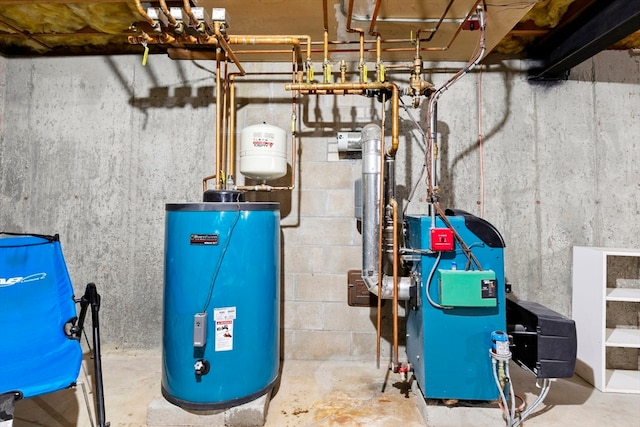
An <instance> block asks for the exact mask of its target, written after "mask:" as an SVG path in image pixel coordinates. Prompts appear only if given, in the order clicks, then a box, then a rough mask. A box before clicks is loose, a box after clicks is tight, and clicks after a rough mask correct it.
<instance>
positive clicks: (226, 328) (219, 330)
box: [213, 307, 236, 351]
mask: <svg viewBox="0 0 640 427" xmlns="http://www.w3.org/2000/svg"><path fill="white" fill-rule="evenodd" d="M235 318H236V308H235V307H222V308H214V309H213V320H214V321H215V323H216V348H215V351H230V350H233V321H234V320H235Z"/></svg>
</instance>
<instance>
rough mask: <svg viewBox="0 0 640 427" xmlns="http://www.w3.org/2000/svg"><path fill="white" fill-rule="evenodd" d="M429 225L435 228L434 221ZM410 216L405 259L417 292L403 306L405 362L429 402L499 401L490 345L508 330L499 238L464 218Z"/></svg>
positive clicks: (449, 212) (492, 230) (449, 214)
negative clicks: (496, 335) (495, 333)
mask: <svg viewBox="0 0 640 427" xmlns="http://www.w3.org/2000/svg"><path fill="white" fill-rule="evenodd" d="M434 220H435V221H434ZM446 222H448V223H449V224H446V223H445V220H444V219H443V218H441V217H437V218H431V217H429V216H408V217H407V218H406V221H405V225H406V227H405V230H406V236H405V240H406V246H407V247H406V249H405V252H406V254H407V259H410V260H412V262H411V263H410V264H411V277H412V283H413V284H414V285H415V290H414V291H413V292H412V296H411V298H410V299H409V301H407V326H406V336H407V356H408V361H409V363H410V365H411V367H412V368H413V373H414V375H415V378H416V380H417V382H418V385H419V386H420V388H421V390H422V392H423V394H424V396H425V397H427V398H436V399H456V400H458V399H460V400H485V401H490V400H495V399H497V398H498V389H497V387H496V384H495V381H494V377H493V370H492V361H491V358H490V355H489V348H490V345H489V343H490V342H491V334H492V332H493V331H504V330H506V320H505V313H506V308H505V279H504V260H503V248H504V246H505V245H504V241H503V239H502V236H501V235H500V233H499V232H498V231H497V230H496V229H495V228H494V227H493V226H492V225H491V224H489V223H488V222H487V221H485V220H483V219H481V218H478V217H476V216H473V215H471V214H469V213H467V212H464V211H458V210H455V211H453V210H447V212H446Z"/></svg>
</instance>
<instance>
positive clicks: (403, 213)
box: [399, 98, 428, 215]
mask: <svg viewBox="0 0 640 427" xmlns="http://www.w3.org/2000/svg"><path fill="white" fill-rule="evenodd" d="M399 99H400V103H401V104H402V108H403V109H404V111H405V112H406V113H407V117H409V119H411V121H412V122H413V124H415V125H416V129H417V130H418V132H420V135H422V139H423V146H422V148H423V149H424V151H425V153H426V151H427V144H428V140H427V134H425V133H424V131H423V130H422V128H421V127H420V124H419V123H418V121H417V120H416V119H415V118H414V117H413V116H412V115H411V112H410V111H409V109H408V108H407V105H406V104H405V103H404V101H403V100H402V98H399ZM426 170H427V164H426V163H423V164H422V169H420V175H419V176H418V179H417V180H416V183H415V185H414V186H413V188H412V189H411V192H410V193H409V197H408V198H407V203H405V205H404V208H403V209H402V215H406V213H407V208H408V207H409V204H410V203H411V200H413V196H415V194H416V190H418V186H419V185H420V181H421V180H422V177H423V176H424V173H425V171H426Z"/></svg>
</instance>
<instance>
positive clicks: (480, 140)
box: [477, 64, 484, 218]
mask: <svg viewBox="0 0 640 427" xmlns="http://www.w3.org/2000/svg"><path fill="white" fill-rule="evenodd" d="M482 68H483V65H482V64H480V66H479V67H478V84H477V86H478V156H479V157H480V218H484V144H483V142H484V141H483V139H484V135H483V133H484V131H483V129H482Z"/></svg>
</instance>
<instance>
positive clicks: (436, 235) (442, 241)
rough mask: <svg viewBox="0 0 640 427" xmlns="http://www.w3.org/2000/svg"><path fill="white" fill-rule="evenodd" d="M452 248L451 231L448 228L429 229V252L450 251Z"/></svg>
mask: <svg viewBox="0 0 640 427" xmlns="http://www.w3.org/2000/svg"><path fill="white" fill-rule="evenodd" d="M453 247H454V239H453V230H451V229H450V228H432V229H431V250H432V251H452V250H453Z"/></svg>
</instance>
